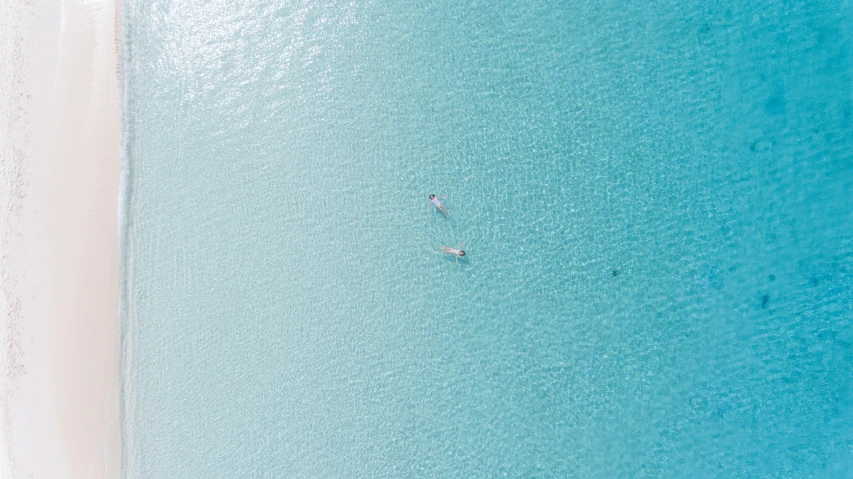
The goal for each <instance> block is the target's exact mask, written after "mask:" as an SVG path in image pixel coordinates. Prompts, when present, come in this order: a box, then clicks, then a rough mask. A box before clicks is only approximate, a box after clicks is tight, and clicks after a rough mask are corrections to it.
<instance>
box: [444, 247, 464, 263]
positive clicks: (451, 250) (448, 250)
mask: <svg viewBox="0 0 853 479" xmlns="http://www.w3.org/2000/svg"><path fill="white" fill-rule="evenodd" d="M438 248H439V249H440V250H441V252H442V253H447V254H452V255H456V262H457V263H458V262H459V258H461V257H462V256H465V252H464V251H462V249H461V248H462V245H459V248H451V247H450V246H439V247H438Z"/></svg>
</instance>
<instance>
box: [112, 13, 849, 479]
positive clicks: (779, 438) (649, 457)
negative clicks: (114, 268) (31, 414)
mask: <svg viewBox="0 0 853 479" xmlns="http://www.w3.org/2000/svg"><path fill="white" fill-rule="evenodd" d="M238 4H239V5H238ZM125 9H126V11H125V16H126V18H125V23H126V25H125V27H126V30H125V35H126V39H127V51H126V54H127V65H126V66H127V71H126V75H127V108H128V110H127V151H126V154H127V161H128V178H127V197H126V211H125V214H126V223H125V224H126V230H125V262H124V275H125V282H124V303H123V310H124V315H123V336H124V344H123V375H124V380H123V382H124V396H123V398H124V399H123V402H124V419H123V420H124V441H125V442H124V460H125V466H124V467H125V476H126V477H129V478H158V479H160V478H190V477H199V478H201V477H204V478H233V477H258V478H260V477H263V478H278V477H348V478H357V477H359V478H360V477H364V478H373V477H401V478H402V477H406V478H408V477H425V478H432V477H502V476H505V477H607V478H611V477H612V478H615V477H626V478H641V477H751V478H754V477H791V478H799V477H830V478H841V477H850V476H851V475H853V4H851V3H850V2H841V3H839V2H793V1H792V2H771V1H764V2H762V1H749V2H733V1H721V2H710V3H709V2H700V1H697V0H681V1H679V2H677V3H676V2H660V1H652V2H637V4H636V5H635V4H633V2H613V1H607V0H605V1H586V2H550V3H549V2H540V1H519V2H501V3H500V4H496V3H495V2H480V1H476V0H461V1H456V2H444V3H436V2H405V1H403V2H359V1H352V2H335V1H326V2H319V1H315V0H311V1H301V2H278V3H275V2H272V1H270V0H245V1H242V2H226V1H218V2H199V1H193V0H190V1H182V2H177V1H168V0H127V1H126V3H125ZM429 194H437V195H446V196H447V199H446V204H447V207H448V208H449V210H450V212H451V215H452V216H451V217H450V218H444V217H443V216H442V215H441V214H440V213H438V212H436V211H435V210H432V211H427V205H428V200H427V195H429ZM460 243H463V244H464V249H465V250H466V251H467V252H468V254H467V255H466V256H465V258H463V259H461V260H460V261H459V263H458V264H457V263H455V262H454V260H453V258H452V257H449V256H445V255H443V254H442V253H440V252H439V251H438V248H437V247H438V246H439V245H451V246H456V245H458V244H460Z"/></svg>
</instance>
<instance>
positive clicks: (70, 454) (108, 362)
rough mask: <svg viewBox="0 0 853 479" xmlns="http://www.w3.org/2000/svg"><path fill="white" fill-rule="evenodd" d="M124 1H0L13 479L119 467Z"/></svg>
mask: <svg viewBox="0 0 853 479" xmlns="http://www.w3.org/2000/svg"><path fill="white" fill-rule="evenodd" d="M116 8H117V7H116V4H115V3H114V0H65V1H64V2H63V1H58V0H57V1H45V0H36V1H25V0H11V2H3V4H2V5H0V62H2V63H3V65H4V68H2V69H0V70H2V72H0V211H2V212H0V255H2V261H3V267H2V274H0V286H2V294H0V313H2V318H3V319H2V321H3V323H2V328H0V329H2V332H1V333H0V334H2V339H3V344H4V345H5V347H4V352H3V354H2V355H0V356H2V364H0V366H2V370H1V371H0V373H2V375H3V377H2V379H0V380H2V383H0V392H2V396H1V397H0V398H2V402H0V413H2V421H3V423H2V432H3V434H2V437H1V438H0V440H2V444H0V446H2V451H3V454H2V457H0V461H3V464H0V469H2V470H0V474H2V476H3V477H33V478H77V477H93V478H101V477H118V476H119V475H120V457H121V455H120V413H119V411H120V407H119V406H120V402H119V327H118V325H119V323H118V314H117V311H118V285H119V269H118V268H119V249H118V215H117V210H118V207H117V204H118V187H119V175H120V168H121V155H120V148H121V143H120V135H121V125H120V123H121V116H120V115H121V109H120V106H121V102H120V93H119V78H120V74H119V71H120V70H119V69H118V68H117V66H118V65H119V60H120V59H119V56H118V49H117V48H116V45H117V41H116V39H117V35H116V31H117V28H116V26H117V22H116V18H117V15H116V13H117V10H116Z"/></svg>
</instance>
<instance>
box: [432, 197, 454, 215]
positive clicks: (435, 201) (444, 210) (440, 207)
mask: <svg viewBox="0 0 853 479" xmlns="http://www.w3.org/2000/svg"><path fill="white" fill-rule="evenodd" d="M439 198H446V196H435V195H429V203H430V204H429V205H427V211H429V209H430V208H431V207H433V206H435V207H436V208H438V210H439V211H441V212H442V213H444V216H447V217H448V218H450V213H448V212H447V208H446V207H445V206H444V204H442V203H441V201H438V199H439Z"/></svg>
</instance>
